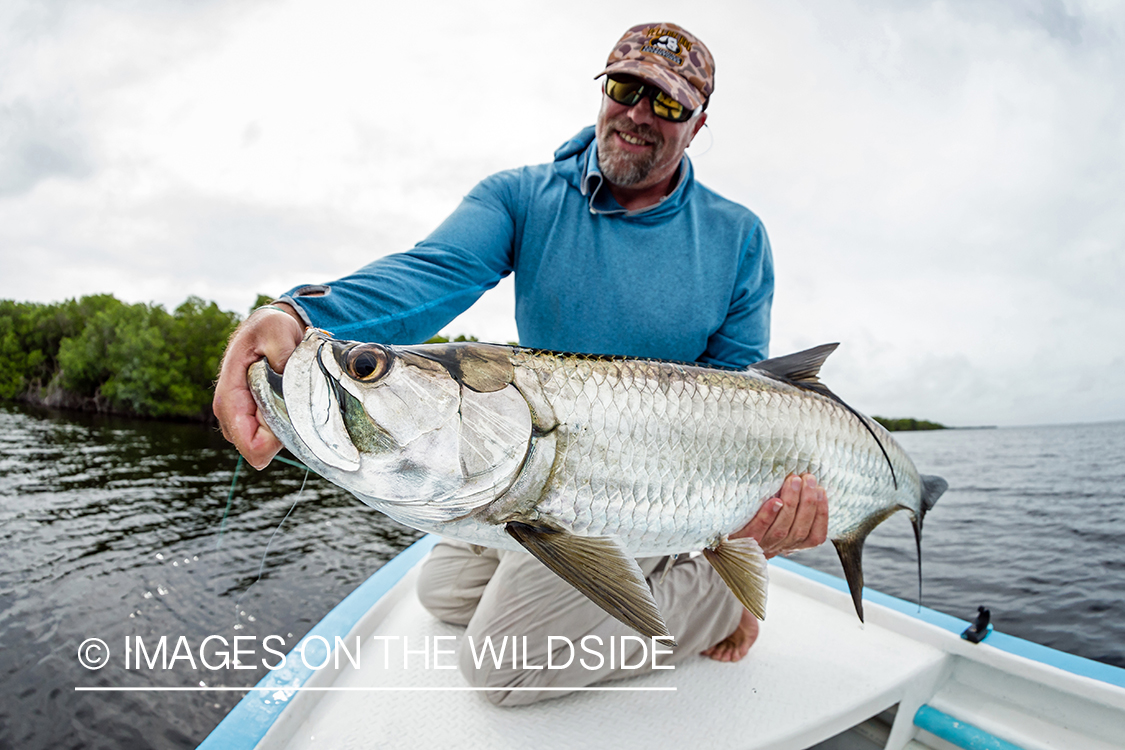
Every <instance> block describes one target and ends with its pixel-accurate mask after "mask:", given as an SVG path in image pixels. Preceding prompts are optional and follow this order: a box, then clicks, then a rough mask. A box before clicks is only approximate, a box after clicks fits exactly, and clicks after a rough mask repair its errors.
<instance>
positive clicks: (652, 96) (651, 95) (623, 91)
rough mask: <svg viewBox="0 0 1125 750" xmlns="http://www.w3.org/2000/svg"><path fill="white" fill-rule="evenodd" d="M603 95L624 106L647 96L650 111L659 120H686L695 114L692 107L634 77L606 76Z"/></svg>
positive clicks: (631, 104)
mask: <svg viewBox="0 0 1125 750" xmlns="http://www.w3.org/2000/svg"><path fill="white" fill-rule="evenodd" d="M605 95H606V96H608V97H609V98H610V99H612V100H613V101H615V102H617V103H618V104H623V105H625V106H626V107H632V106H633V105H634V104H636V103H637V102H639V101H640V100H641V99H643V98H645V97H647V98H648V102H649V104H650V105H652V113H653V114H654V115H656V116H657V117H659V118H660V119H661V120H668V121H669V122H687V121H688V120H690V119H691V116H692V115H694V114H695V110H694V109H688V108H687V107H685V106H684V105H683V104H680V103H679V102H678V101H676V100H675V99H673V98H672V97H670V96H668V95H667V94H665V93H664V92H663V91H661V90H660V89H658V88H656V87H655V86H653V85H652V84H651V83H645V82H644V81H638V80H636V79H631V80H621V79H619V78H611V77H606V79H605Z"/></svg>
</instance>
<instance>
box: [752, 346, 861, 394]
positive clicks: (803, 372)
mask: <svg viewBox="0 0 1125 750" xmlns="http://www.w3.org/2000/svg"><path fill="white" fill-rule="evenodd" d="M839 345H840V344H839V343H835V344H821V345H820V346H815V347H813V348H812V349H805V350H804V351H801V352H794V353H792V354H786V355H785V356H784V357H774V358H773V359H763V360H762V361H761V362H755V363H754V364H752V365H750V367H752V368H753V369H755V370H761V371H762V372H765V373H768V374H770V375H773V376H774V377H775V378H777V379H778V380H784V381H785V382H786V383H791V384H792V385H795V386H797V387H798V388H805V389H806V390H810V391H814V392H816V393H820V394H823V395H825V396H828V397H829V398H834V399H836V400H837V401H839V400H840V399H838V398H836V397H835V396H834V395H833V394H832V391H830V390H828V388H827V386H825V385H824V383H821V382H820V379H819V378H817V375H819V374H820V368H821V367H822V366H823V365H824V360H826V359H828V355H829V354H831V353H832V352H834V351H836V347H838V346H839Z"/></svg>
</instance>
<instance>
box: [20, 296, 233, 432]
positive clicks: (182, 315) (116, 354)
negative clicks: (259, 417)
mask: <svg viewBox="0 0 1125 750" xmlns="http://www.w3.org/2000/svg"><path fill="white" fill-rule="evenodd" d="M239 320H241V317H240V316H239V315H238V314H237V313H232V312H226V311H223V310H220V309H219V307H218V306H217V305H216V304H215V303H214V302H205V301H204V300H201V299H199V298H198V297H189V298H188V299H187V301H186V302H184V303H183V304H182V305H180V306H179V307H177V308H176V309H175V310H174V311H172V312H168V311H166V310H165V309H164V308H163V307H162V306H160V305H148V304H135V305H129V304H126V303H124V302H121V301H120V300H118V299H116V298H115V297H113V296H112V295H109V294H99V295H94V296H90V297H83V298H81V299H78V300H73V299H72V300H67V301H66V302H56V303H51V304H40V303H34V302H13V301H10V300H0V398H2V399H21V400H25V401H30V402H33V403H39V404H44V405H47V406H58V407H64V408H79V409H85V410H88V411H99V412H110V413H116V414H131V415H138V416H144V417H166V418H177V419H198V420H209V419H211V418H212V415H211V395H212V386H213V383H214V381H215V377H216V374H217V373H218V370H219V361H220V358H221V357H222V356H223V349H224V347H225V346H226V342H227V338H228V337H229V336H230V334H231V331H233V330H234V328H235V326H237V325H238V323H239Z"/></svg>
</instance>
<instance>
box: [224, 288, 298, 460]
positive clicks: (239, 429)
mask: <svg viewBox="0 0 1125 750" xmlns="http://www.w3.org/2000/svg"><path fill="white" fill-rule="evenodd" d="M277 307H283V308H284V309H283V310H276V309H272V308H267V309H264V310H258V311H257V312H255V313H254V314H252V315H251V316H250V317H249V318H247V319H246V320H245V321H243V323H242V325H240V326H239V327H238V329H237V330H236V331H235V332H234V335H233V336H231V337H230V341H229V342H227V350H226V353H225V354H223V365H222V367H221V369H220V370H219V380H218V382H217V383H215V400H214V402H213V403H212V408H213V409H214V411H215V416H216V417H217V418H218V420H219V426H220V427H222V428H223V437H225V438H226V439H227V440H229V441H231V442H232V443H234V447H235V448H237V449H238V452H239V453H241V454H242V455H243V457H244V458H245V459H246V461H247V462H248V463H249V464H250V465H251V466H253V467H254V468H255V469H264V468H266V466H267V465H268V464H269V462H270V460H271V459H272V458H273V457H274V455H275V454H276V453H277V452H278V451H279V450H281V443H279V442H278V440H277V438H275V437H274V436H273V433H272V432H270V431H269V428H268V427H266V425H265V422H263V421H262V418H261V415H260V414H259V412H258V405H257V404H256V403H254V397H253V396H252V395H251V394H250V387H249V385H248V384H247V381H246V372H247V370H248V369H249V368H250V365H252V364H253V363H255V362H257V361H258V360H260V359H261V358H262V357H266V358H268V359H269V363H270V367H272V368H273V369H274V370H275V371H276V372H281V371H282V370H283V369H284V368H285V363H286V362H288V361H289V355H290V354H292V353H293V350H294V349H296V348H297V344H299V343H301V337H302V336H303V335H304V329H305V326H304V324H303V323H301V322H300V318H299V317H298V315H297V313H296V311H294V310H293V308H292V307H290V306H289V305H286V304H284V303H278V305H277Z"/></svg>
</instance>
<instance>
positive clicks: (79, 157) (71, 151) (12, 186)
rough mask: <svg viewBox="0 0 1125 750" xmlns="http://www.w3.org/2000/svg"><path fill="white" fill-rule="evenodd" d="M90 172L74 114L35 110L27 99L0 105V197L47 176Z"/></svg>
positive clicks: (76, 176) (12, 193) (22, 190)
mask: <svg viewBox="0 0 1125 750" xmlns="http://www.w3.org/2000/svg"><path fill="white" fill-rule="evenodd" d="M90 172H91V165H90V163H89V157H88V156H87V154H86V148H85V144H83V143H82V137H81V135H80V134H79V133H78V129H77V127H76V123H75V118H74V116H73V115H68V114H66V113H63V112H60V111H57V110H56V111H54V112H52V111H50V110H47V111H44V110H39V111H36V110H35V109H34V108H33V107H32V105H31V104H29V103H28V102H27V101H26V100H17V101H15V102H13V103H12V104H8V105H0V196H4V195H14V194H19V193H24V192H27V191H28V190H31V189H32V188H34V187H35V185H36V184H38V183H39V182H40V181H41V180H44V179H47V178H49V177H72V178H79V177H84V176H87V175H89V174H90Z"/></svg>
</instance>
